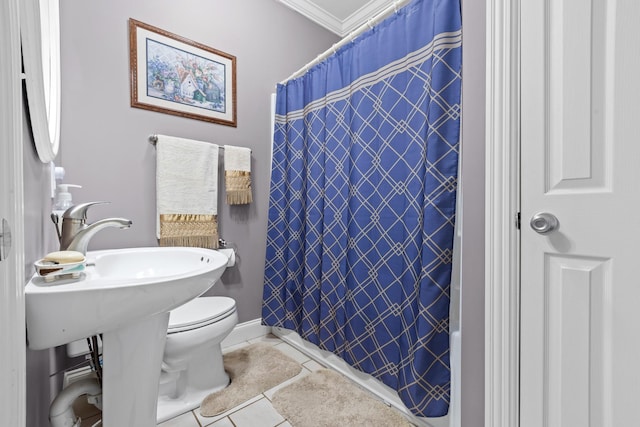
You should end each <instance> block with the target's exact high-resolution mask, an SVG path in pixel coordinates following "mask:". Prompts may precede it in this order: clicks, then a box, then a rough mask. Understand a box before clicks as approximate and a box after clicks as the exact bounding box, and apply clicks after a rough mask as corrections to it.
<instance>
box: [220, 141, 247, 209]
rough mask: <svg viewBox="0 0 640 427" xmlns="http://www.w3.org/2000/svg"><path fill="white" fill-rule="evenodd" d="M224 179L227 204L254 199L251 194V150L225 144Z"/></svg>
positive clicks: (241, 202) (236, 203)
mask: <svg viewBox="0 0 640 427" xmlns="http://www.w3.org/2000/svg"><path fill="white" fill-rule="evenodd" d="M224 181H225V188H226V191H227V204H229V205H245V204H247V203H251V202H252V201H253V196H252V194H251V150H250V149H249V148H244V147H234V146H231V145H225V146H224Z"/></svg>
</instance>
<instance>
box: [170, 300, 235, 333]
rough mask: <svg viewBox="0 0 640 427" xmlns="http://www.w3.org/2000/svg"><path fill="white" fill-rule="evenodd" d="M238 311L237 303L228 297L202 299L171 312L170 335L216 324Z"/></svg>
mask: <svg viewBox="0 0 640 427" xmlns="http://www.w3.org/2000/svg"><path fill="white" fill-rule="evenodd" d="M235 311H236V301H235V300H234V299H233V298H228V297H200V298H196V299H194V300H191V301H189V302H188V303H186V304H184V305H181V306H180V307H178V308H175V309H173V310H171V314H170V315H169V327H168V328H167V333H168V334H174V333H178V332H185V331H190V330H193V329H198V328H202V327H204V326H207V325H210V324H212V323H216V322H219V321H221V320H222V319H225V318H227V317H229V316H230V315H232V314H233V313H234V312H235Z"/></svg>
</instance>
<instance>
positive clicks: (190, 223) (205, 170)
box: [156, 135, 218, 248]
mask: <svg viewBox="0 0 640 427" xmlns="http://www.w3.org/2000/svg"><path fill="white" fill-rule="evenodd" d="M156 148H157V161H156V194H157V213H158V215H157V236H158V239H159V240H160V246H192V247H205V248H217V247H218V206H217V202H218V146H217V145H215V144H210V143H206V142H201V141H194V140H190V139H184V138H175V137H172V136H164V135H158V142H157V143H156Z"/></svg>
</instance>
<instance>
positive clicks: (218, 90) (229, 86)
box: [129, 19, 237, 127]
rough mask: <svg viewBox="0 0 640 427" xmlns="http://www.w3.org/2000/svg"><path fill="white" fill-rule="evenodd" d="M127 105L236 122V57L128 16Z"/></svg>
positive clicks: (198, 117) (231, 123)
mask: <svg viewBox="0 0 640 427" xmlns="http://www.w3.org/2000/svg"><path fill="white" fill-rule="evenodd" d="M129 48H130V71H131V72H130V78H131V106H132V107H136V108H144V109H147V110H152V111H157V112H160V113H166V114H174V115H176V116H182V117H188V118H191V119H196V120H204V121H207V122H212V123H218V124H221V125H227V126H234V127H235V126H237V118H236V110H237V108H236V107H237V106H236V57H235V56H233V55H229V54H228V53H224V52H221V51H219V50H216V49H213V48H211V47H209V46H205V45H203V44H200V43H197V42H194V41H192V40H189V39H186V38H184V37H180V36H178V35H176V34H172V33H170V32H168V31H164V30H162V29H160V28H156V27H153V26H151V25H148V24H145V23H143V22H140V21H136V20H135V19H129Z"/></svg>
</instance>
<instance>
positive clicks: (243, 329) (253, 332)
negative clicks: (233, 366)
mask: <svg viewBox="0 0 640 427" xmlns="http://www.w3.org/2000/svg"><path fill="white" fill-rule="evenodd" d="M269 333H271V326H264V325H262V319H259V318H258V319H253V320H249V321H248V322H243V323H238V324H237V325H236V327H235V328H233V330H232V331H231V333H230V334H229V335H228V336H227V337H226V338H225V339H224V340H222V343H221V344H220V345H221V346H222V348H223V349H224V348H227V347H231V346H234V345H238V344H241V343H243V342H245V341H249V340H252V339H255V338H260V337H263V336H265V335H267V334H269Z"/></svg>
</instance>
